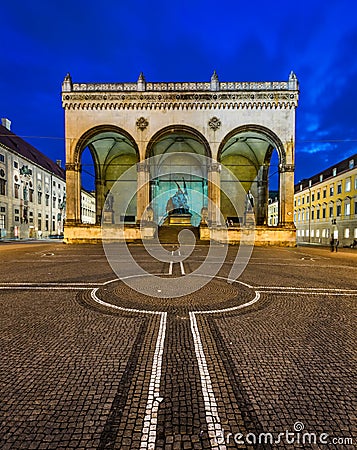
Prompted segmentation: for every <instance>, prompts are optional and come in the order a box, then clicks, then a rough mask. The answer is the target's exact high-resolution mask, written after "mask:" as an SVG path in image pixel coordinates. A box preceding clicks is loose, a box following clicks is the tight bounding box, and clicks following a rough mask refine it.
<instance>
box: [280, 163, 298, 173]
mask: <svg viewBox="0 0 357 450" xmlns="http://www.w3.org/2000/svg"><path fill="white" fill-rule="evenodd" d="M279 172H280V173H284V172H295V165H294V164H280V165H279Z"/></svg>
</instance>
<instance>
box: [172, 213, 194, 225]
mask: <svg viewBox="0 0 357 450" xmlns="http://www.w3.org/2000/svg"><path fill="white" fill-rule="evenodd" d="M191 216H192V214H170V215H169V225H181V226H189V227H190V226H191Z"/></svg>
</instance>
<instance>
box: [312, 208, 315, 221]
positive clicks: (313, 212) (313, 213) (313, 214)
mask: <svg viewBox="0 0 357 450" xmlns="http://www.w3.org/2000/svg"><path fill="white" fill-rule="evenodd" d="M314 219H315V211H314V210H312V211H311V220H314Z"/></svg>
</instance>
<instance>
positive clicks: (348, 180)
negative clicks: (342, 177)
mask: <svg viewBox="0 0 357 450" xmlns="http://www.w3.org/2000/svg"><path fill="white" fill-rule="evenodd" d="M350 190H351V178H346V181H345V191H346V192H350Z"/></svg>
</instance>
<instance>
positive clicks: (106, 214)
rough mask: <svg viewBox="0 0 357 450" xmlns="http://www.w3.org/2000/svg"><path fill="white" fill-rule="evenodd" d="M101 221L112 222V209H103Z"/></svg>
mask: <svg viewBox="0 0 357 450" xmlns="http://www.w3.org/2000/svg"><path fill="white" fill-rule="evenodd" d="M103 222H104V223H114V211H103Z"/></svg>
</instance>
